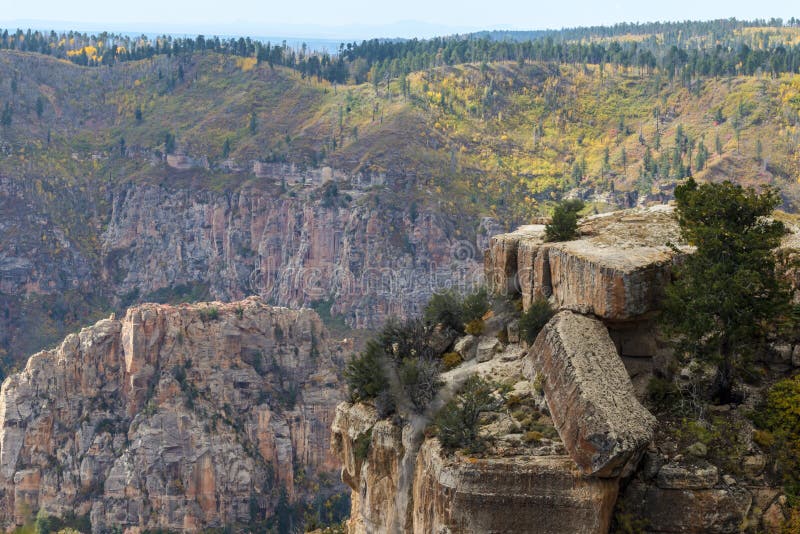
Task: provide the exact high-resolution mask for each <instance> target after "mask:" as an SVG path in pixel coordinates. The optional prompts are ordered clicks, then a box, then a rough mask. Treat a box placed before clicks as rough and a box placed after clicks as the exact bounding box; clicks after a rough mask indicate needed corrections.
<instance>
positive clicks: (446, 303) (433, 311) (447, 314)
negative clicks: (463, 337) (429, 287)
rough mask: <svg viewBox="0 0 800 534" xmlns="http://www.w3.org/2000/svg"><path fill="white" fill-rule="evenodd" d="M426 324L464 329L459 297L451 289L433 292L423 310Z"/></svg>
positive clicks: (459, 330)
mask: <svg viewBox="0 0 800 534" xmlns="http://www.w3.org/2000/svg"><path fill="white" fill-rule="evenodd" d="M423 319H424V320H425V322H426V323H427V324H430V325H435V324H443V325H445V326H447V327H449V328H452V329H453V330H455V331H456V332H463V331H464V322H463V321H462V307H461V297H460V296H459V295H458V293H456V292H455V291H453V290H449V291H443V292H441V293H434V294H433V295H432V296H431V299H430V300H429V301H428V304H427V305H426V306H425V311H424V312H423Z"/></svg>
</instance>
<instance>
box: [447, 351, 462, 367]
mask: <svg viewBox="0 0 800 534" xmlns="http://www.w3.org/2000/svg"><path fill="white" fill-rule="evenodd" d="M463 361H464V359H463V358H462V357H461V355H460V354H459V353H457V352H448V353H447V354H445V355H444V356H442V364H443V365H444V368H445V370H447V371H449V370H450V369H453V368H454V367H457V366H459V365H461V362H463Z"/></svg>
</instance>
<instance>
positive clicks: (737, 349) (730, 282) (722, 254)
mask: <svg viewBox="0 0 800 534" xmlns="http://www.w3.org/2000/svg"><path fill="white" fill-rule="evenodd" d="M675 198H676V200H677V205H678V207H677V213H678V222H679V224H680V227H681V232H682V234H683V237H684V239H685V240H686V241H687V242H688V243H689V244H690V245H694V246H695V247H697V251H696V252H695V253H694V254H691V255H690V256H689V257H688V258H687V259H686V260H685V261H684V262H683V263H682V264H681V265H680V266H679V267H678V268H677V269H676V272H675V281H674V282H673V283H672V284H671V285H670V286H669V287H668V288H667V291H666V298H665V303H664V320H665V325H666V326H667V327H668V329H669V330H671V331H672V333H674V334H677V335H678V336H679V338H680V339H682V341H681V342H680V343H679V346H678V349H679V351H680V352H681V353H683V354H685V355H693V356H695V357H697V358H699V359H701V360H705V361H710V362H713V363H714V364H715V365H717V377H716V381H715V384H714V398H715V400H716V401H718V402H721V403H727V402H731V401H732V400H733V397H732V392H733V386H734V382H735V380H736V379H737V378H738V376H739V375H740V373H741V372H742V371H743V370H744V368H745V364H746V363H747V360H748V358H749V357H750V356H751V355H752V353H753V351H754V350H755V349H756V348H758V346H759V345H760V344H761V343H762V342H763V340H764V338H765V336H766V334H767V333H769V332H770V331H771V330H773V329H774V328H775V325H776V324H777V323H779V322H780V321H779V320H780V318H782V317H785V316H786V314H787V312H788V309H789V299H790V293H789V291H788V288H787V286H786V284H785V282H784V281H783V280H782V279H781V278H780V277H779V276H778V274H777V273H776V258H775V255H774V253H773V249H774V248H775V247H777V246H778V245H779V243H780V239H781V236H782V235H783V233H784V227H783V224H781V223H780V222H778V221H774V220H770V219H768V217H769V216H770V215H771V214H772V212H773V210H774V209H775V208H776V207H777V206H778V204H779V203H780V197H779V195H778V193H777V192H776V191H775V190H774V189H765V190H764V191H763V192H761V193H760V194H759V193H756V192H755V191H754V190H753V189H744V188H742V187H741V186H739V185H734V184H732V183H730V182H728V181H726V182H723V183H720V184H703V185H698V184H697V182H695V181H694V179H691V178H690V179H689V180H688V181H687V182H686V183H685V184H683V185H680V186H678V187H677V188H676V190H675Z"/></svg>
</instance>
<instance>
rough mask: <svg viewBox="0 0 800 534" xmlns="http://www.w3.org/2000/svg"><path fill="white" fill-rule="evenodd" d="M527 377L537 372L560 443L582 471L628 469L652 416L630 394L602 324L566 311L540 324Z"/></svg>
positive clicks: (612, 473)
mask: <svg viewBox="0 0 800 534" xmlns="http://www.w3.org/2000/svg"><path fill="white" fill-rule="evenodd" d="M527 358H529V360H530V365H529V366H528V367H527V369H528V373H529V376H530V379H531V380H534V379H535V375H536V374H540V375H541V377H542V380H541V383H542V386H543V388H544V394H545V398H546V399H547V405H548V406H549V407H550V411H551V415H552V417H553V422H554V423H555V426H556V429H557V430H558V434H559V436H561V439H562V441H563V442H564V446H565V447H566V448H567V451H568V452H569V454H570V457H571V458H572V459H573V460H574V461H575V463H576V464H577V465H578V467H579V468H580V469H581V470H582V471H583V472H584V473H586V474H589V475H595V476H599V477H618V476H624V475H626V474H629V473H630V472H631V471H632V470H633V469H634V468H635V467H636V464H637V462H638V460H639V458H640V457H641V454H642V452H643V451H644V447H646V446H647V444H648V443H649V442H650V440H652V438H653V429H654V427H655V423H656V420H655V418H654V417H653V415H652V414H650V412H648V411H647V409H646V408H644V406H642V405H641V404H640V403H639V401H638V400H637V399H636V395H635V394H634V390H633V385H632V384H631V380H630V378H629V376H628V372H627V370H626V369H625V366H624V365H623V363H622V360H621V359H620V357H619V355H618V354H617V351H616V347H615V346H614V343H613V342H612V340H611V337H610V336H609V335H608V330H606V327H605V326H604V325H603V323H602V322H600V321H599V320H597V319H593V318H590V317H585V316H583V315H578V314H576V313H573V312H570V311H562V312H560V313H559V314H557V315H556V316H555V317H553V319H551V320H550V322H549V323H547V325H546V326H545V327H544V329H543V330H542V331H541V333H540V334H539V336H538V337H537V338H536V342H535V343H534V344H533V347H532V348H531V350H530V351H529V353H528V356H527Z"/></svg>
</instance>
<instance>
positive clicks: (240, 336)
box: [0, 298, 341, 532]
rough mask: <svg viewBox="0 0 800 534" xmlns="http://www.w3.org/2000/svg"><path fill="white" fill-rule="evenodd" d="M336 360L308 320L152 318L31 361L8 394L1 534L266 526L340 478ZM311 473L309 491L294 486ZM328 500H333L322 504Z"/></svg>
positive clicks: (1, 447)
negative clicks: (333, 443) (77, 527)
mask: <svg viewBox="0 0 800 534" xmlns="http://www.w3.org/2000/svg"><path fill="white" fill-rule="evenodd" d="M336 360H338V356H337V355H335V354H333V352H332V349H331V346H330V344H329V342H328V340H327V335H326V333H325V329H324V327H323V325H322V323H321V321H320V320H319V318H318V317H317V315H316V314H315V313H314V312H312V311H309V310H302V311H291V310H288V309H285V308H273V307H270V306H267V305H265V304H264V303H263V302H262V301H261V300H260V299H258V298H249V299H247V300H244V301H241V302H237V303H232V304H222V303H212V304H209V305H205V304H199V305H181V306H177V307H176V306H167V305H142V306H138V307H135V308H131V309H130V310H128V312H127V314H126V315H125V317H124V318H123V319H121V320H119V319H116V318H114V317H112V318H110V319H104V320H102V321H100V322H98V323H97V324H96V325H94V326H92V327H89V328H85V329H83V330H82V331H81V332H80V333H79V334H71V335H70V336H68V337H67V338H66V339H65V340H64V342H63V343H61V345H60V346H59V347H57V348H55V349H53V350H48V351H44V352H41V353H38V354H35V355H34V356H31V358H30V359H29V360H28V363H27V366H26V367H25V369H24V370H22V371H20V372H19V373H16V374H13V375H11V376H9V377H8V378H7V379H6V381H5V382H4V383H3V386H2V390H1V391H0V523H2V524H3V525H4V526H11V525H14V524H20V523H22V522H23V521H25V520H26V519H28V518H29V517H30V514H35V513H37V511H40V510H41V511H42V512H43V513H45V514H51V515H59V514H62V513H65V512H68V511H74V512H76V513H77V514H78V515H83V514H89V515H90V517H91V522H92V526H93V529H94V530H95V531H98V532H100V531H103V529H107V528H111V527H121V528H123V529H126V528H128V527H132V528H137V529H138V528H151V529H152V528H164V529H169V530H189V531H197V530H202V529H205V528H210V527H223V526H225V525H231V524H234V523H242V522H250V521H258V520H259V518H261V519H263V518H264V517H267V516H268V515H269V514H271V513H272V511H273V510H274V509H275V506H276V503H277V501H278V497H279V495H280V492H281V491H283V490H285V491H286V492H287V494H288V496H289V499H290V500H296V499H301V498H304V496H306V495H308V494H309V493H310V489H309V488H310V485H309V484H308V482H310V481H314V480H317V478H316V475H317V474H319V473H323V472H331V471H333V470H335V469H336V468H337V465H338V463H337V461H336V459H335V458H334V457H333V456H332V455H331V453H330V450H329V433H328V432H327V431H326V429H328V428H330V425H331V423H332V422H333V416H334V410H335V406H336V403H337V402H339V401H340V400H341V396H340V395H341V393H340V391H339V389H338V383H339V376H338V367H339V363H337V361H336ZM298 467H302V468H303V469H304V472H305V475H306V476H305V477H304V478H305V481H302V480H301V481H298V480H297V479H296V478H295V474H296V473H297V472H298V471H297V468H298ZM323 491H330V490H323Z"/></svg>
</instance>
